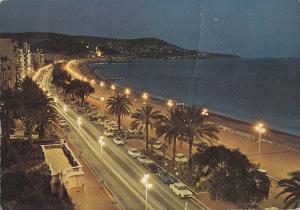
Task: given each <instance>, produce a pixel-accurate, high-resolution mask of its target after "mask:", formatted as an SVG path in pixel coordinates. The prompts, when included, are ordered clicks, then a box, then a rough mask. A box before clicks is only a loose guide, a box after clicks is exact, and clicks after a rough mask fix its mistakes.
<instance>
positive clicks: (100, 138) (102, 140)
mask: <svg viewBox="0 0 300 210" xmlns="http://www.w3.org/2000/svg"><path fill="white" fill-rule="evenodd" d="M98 142H99V144H100V148H101V149H100V159H101V160H102V148H103V146H104V145H105V142H104V138H103V136H100V137H99V141H98Z"/></svg>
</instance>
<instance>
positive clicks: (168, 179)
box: [158, 170, 174, 184]
mask: <svg viewBox="0 0 300 210" xmlns="http://www.w3.org/2000/svg"><path fill="white" fill-rule="evenodd" d="M158 176H159V177H160V178H161V179H162V180H163V182H164V183H165V184H173V183H174V180H173V177H171V176H170V175H169V173H168V172H167V171H165V170H159V172H158Z"/></svg>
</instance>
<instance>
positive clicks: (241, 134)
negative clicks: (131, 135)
mask: <svg viewBox="0 0 300 210" xmlns="http://www.w3.org/2000/svg"><path fill="white" fill-rule="evenodd" d="M67 70H68V71H69V73H71V74H72V76H73V77H74V78H81V79H82V78H83V77H85V78H86V79H87V80H88V81H90V84H91V85H92V86H94V88H95V90H96V92H95V93H94V94H93V96H90V97H88V100H89V102H90V103H92V104H93V105H95V106H97V107H99V108H100V109H103V108H104V106H105V104H104V103H105V102H104V103H103V102H102V103H101V102H100V100H99V98H100V97H101V96H102V97H104V98H105V100H106V99H107V98H109V97H110V96H111V95H112V94H113V91H112V90H111V89H110V86H109V85H106V87H100V81H102V80H103V79H104V78H100V77H99V75H96V74H94V73H93V71H92V69H90V68H89V67H88V63H85V64H82V63H80V62H78V61H75V60H73V61H70V62H69V63H68V65H67ZM92 80H93V82H92ZM109 83H110V82H109V81H107V82H106V84H109ZM115 85H116V87H117V88H116V90H115V91H114V92H115V93H116V92H122V93H123V91H124V90H123V89H122V88H121V87H120V86H117V84H115ZM131 91H132V93H131V94H130V95H129V98H130V99H131V101H132V104H133V107H132V111H133V112H134V111H135V109H136V108H139V107H141V106H142V103H143V100H142V98H141V93H138V92H133V90H131ZM95 96H98V97H95ZM149 96H150V97H149V100H148V101H147V103H149V104H151V105H153V106H154V108H155V109H157V110H160V111H161V112H162V113H164V114H165V113H167V112H168V107H167V106H166V102H165V101H162V100H160V99H156V98H152V97H151V93H149ZM131 120H132V119H130V117H124V118H122V126H123V127H124V128H128V127H129V125H130V123H131ZM209 120H210V121H211V122H213V123H217V124H219V125H221V126H222V128H223V129H221V130H220V132H219V134H218V137H219V142H220V143H221V144H223V145H225V146H226V147H228V148H232V149H239V150H240V151H241V152H242V153H243V154H245V155H246V156H247V157H248V158H249V160H250V161H251V162H253V163H257V162H258V143H257V141H256V139H257V133H255V131H254V128H253V125H251V124H249V123H245V122H241V121H238V120H235V119H230V118H227V117H222V116H218V115H214V114H211V113H210V118H209ZM150 136H152V137H155V133H154V132H153V131H151V132H150ZM263 139H264V141H263V142H262V143H261V168H262V169H264V170H266V171H267V173H268V175H269V176H271V177H272V178H274V179H275V180H277V179H282V178H287V177H288V174H289V173H290V172H293V171H296V170H300V152H299V150H300V147H299V144H300V138H299V137H297V136H293V135H289V134H285V133H282V132H279V131H275V130H271V129H268V130H267V132H266V134H265V135H264V136H263ZM161 141H163V140H162V139H161ZM171 151H172V145H169V146H168V151H167V154H168V155H171ZM177 151H180V152H182V153H184V154H185V155H187V154H188V144H187V143H186V142H181V143H179V144H178V148H177ZM193 151H196V147H193ZM279 190H280V189H278V188H277V186H276V184H275V182H272V188H271V189H270V199H269V200H266V201H264V202H263V204H262V206H263V207H269V206H270V205H271V204H274V202H275V203H276V206H278V207H282V206H281V205H280V204H281V199H278V200H276V201H275V200H274V196H275V195H276V194H277V193H278V191H279ZM271 201H272V202H271Z"/></svg>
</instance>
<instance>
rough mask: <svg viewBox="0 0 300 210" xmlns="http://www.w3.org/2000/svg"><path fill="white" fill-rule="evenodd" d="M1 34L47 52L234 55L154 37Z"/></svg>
mask: <svg viewBox="0 0 300 210" xmlns="http://www.w3.org/2000/svg"><path fill="white" fill-rule="evenodd" d="M0 38H9V39H12V40H13V41H16V42H18V43H19V44H22V43H23V42H25V41H27V42H29V43H30V44H31V48H32V49H33V50H36V49H43V50H44V52H46V53H58V54H65V55H85V54H89V53H91V52H92V51H94V50H95V48H96V47H97V48H98V49H100V50H101V51H102V52H103V53H104V54H106V55H124V56H135V57H144V58H147V57H150V58H164V57H185V58H212V57H228V56H229V57H232V56H233V55H224V54H215V53H207V52H199V51H195V50H187V49H183V48H181V47H178V46H176V45H173V44H170V43H168V42H166V41H163V40H160V39H157V38H139V39H113V38H104V37H92V36H70V35H65V34H57V33H43V32H26V33H0ZM235 57H236V56H235Z"/></svg>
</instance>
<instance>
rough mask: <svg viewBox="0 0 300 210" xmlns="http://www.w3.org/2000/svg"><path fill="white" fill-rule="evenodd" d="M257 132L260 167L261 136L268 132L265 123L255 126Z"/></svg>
mask: <svg viewBox="0 0 300 210" xmlns="http://www.w3.org/2000/svg"><path fill="white" fill-rule="evenodd" d="M255 130H256V131H257V132H258V133H259V135H258V166H259V167H260V159H261V145H260V144H261V135H262V134H263V133H265V132H266V129H265V128H264V124H263V123H258V124H257V125H256V126H255Z"/></svg>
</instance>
